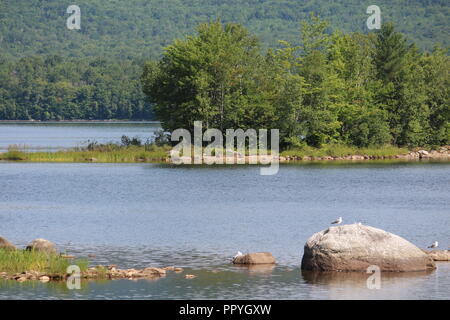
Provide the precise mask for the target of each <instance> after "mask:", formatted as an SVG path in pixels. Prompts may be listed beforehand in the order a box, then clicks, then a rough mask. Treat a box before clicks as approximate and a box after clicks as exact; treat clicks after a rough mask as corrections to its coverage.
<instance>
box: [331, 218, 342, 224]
mask: <svg viewBox="0 0 450 320" xmlns="http://www.w3.org/2000/svg"><path fill="white" fill-rule="evenodd" d="M341 223H342V217H339V219H337V220H336V221H333V222H332V223H331V224H341Z"/></svg>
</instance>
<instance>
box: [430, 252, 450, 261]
mask: <svg viewBox="0 0 450 320" xmlns="http://www.w3.org/2000/svg"><path fill="white" fill-rule="evenodd" d="M425 252H426V253H427V254H428V256H429V257H430V258H431V259H433V260H434V261H450V251H449V250H432V251H425Z"/></svg>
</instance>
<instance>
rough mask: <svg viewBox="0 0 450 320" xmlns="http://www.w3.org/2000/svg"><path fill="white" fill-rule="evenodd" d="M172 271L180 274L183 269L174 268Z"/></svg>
mask: <svg viewBox="0 0 450 320" xmlns="http://www.w3.org/2000/svg"><path fill="white" fill-rule="evenodd" d="M173 271H175V272H176V273H180V272H183V268H175V269H173Z"/></svg>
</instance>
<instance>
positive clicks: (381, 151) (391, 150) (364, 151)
mask: <svg viewBox="0 0 450 320" xmlns="http://www.w3.org/2000/svg"><path fill="white" fill-rule="evenodd" d="M408 152H409V151H408V149H406V148H398V147H395V146H391V145H387V146H380V147H369V148H357V147H353V146H348V145H342V144H330V145H325V146H323V147H321V148H313V147H309V146H304V147H302V148H296V149H290V150H285V151H283V152H282V153H281V155H282V156H285V157H287V156H291V157H306V156H308V157H325V156H330V157H345V156H351V155H361V156H369V157H372V156H375V157H388V156H395V155H400V154H407V153H408Z"/></svg>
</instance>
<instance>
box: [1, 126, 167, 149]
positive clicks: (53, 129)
mask: <svg viewBox="0 0 450 320" xmlns="http://www.w3.org/2000/svg"><path fill="white" fill-rule="evenodd" d="M159 129H160V125H159V123H155V122H114V123H111V122H20V121H19V122H0V152H1V151H2V150H3V151H4V150H6V149H8V147H9V146H11V145H18V146H21V147H23V146H25V147H27V148H28V149H30V150H31V151H35V150H55V149H64V148H71V147H77V146H83V145H86V144H87V141H88V140H91V141H92V140H95V141H97V142H99V143H105V142H119V141H120V138H121V137H122V135H127V136H129V137H139V138H141V139H142V140H143V141H145V140H146V139H147V138H150V139H151V138H152V137H153V136H154V132H155V131H156V130H159Z"/></svg>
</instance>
